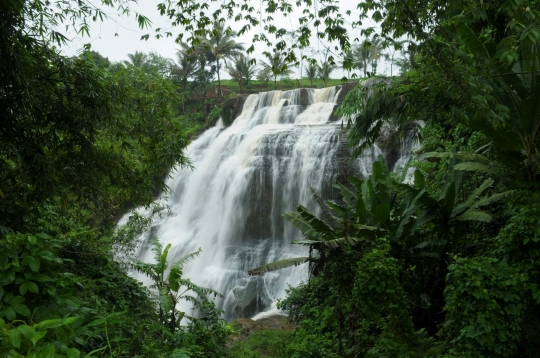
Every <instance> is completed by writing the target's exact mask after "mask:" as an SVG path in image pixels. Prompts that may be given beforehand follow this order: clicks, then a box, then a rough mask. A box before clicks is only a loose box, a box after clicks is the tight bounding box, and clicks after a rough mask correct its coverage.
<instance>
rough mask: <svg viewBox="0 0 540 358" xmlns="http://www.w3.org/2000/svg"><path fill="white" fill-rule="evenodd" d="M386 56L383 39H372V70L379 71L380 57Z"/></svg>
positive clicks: (370, 49)
mask: <svg viewBox="0 0 540 358" xmlns="http://www.w3.org/2000/svg"><path fill="white" fill-rule="evenodd" d="M382 56H384V53H383V45H382V40H381V39H380V38H378V37H377V38H374V39H373V40H371V46H370V47H369V59H370V60H371V72H373V73H374V74H375V73H377V64H378V63H379V59H380V58H381V57H382Z"/></svg>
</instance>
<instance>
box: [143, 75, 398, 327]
mask: <svg viewBox="0 0 540 358" xmlns="http://www.w3.org/2000/svg"><path fill="white" fill-rule="evenodd" d="M339 91H340V86H337V87H330V88H325V89H315V90H305V89H302V90H292V91H286V92H281V91H272V92H267V93H260V94H258V95H250V96H249V97H248V98H247V99H246V101H245V103H244V106H243V110H242V113H241V115H240V116H239V117H238V118H236V119H235V121H234V122H233V123H232V124H231V126H229V127H227V128H224V127H223V124H222V123H221V121H219V122H218V123H217V125H216V126H215V127H213V128H211V129H209V130H207V131H206V132H205V133H203V134H202V135H201V136H200V137H199V138H197V139H196V140H194V141H193V142H192V143H191V144H190V145H189V147H188V148H187V152H186V154H187V156H188V157H189V158H190V160H191V162H192V164H193V167H194V169H193V170H191V169H189V168H183V169H179V170H177V171H174V172H173V173H172V175H171V179H168V180H167V182H166V184H167V185H168V186H169V187H170V188H171V190H172V192H170V193H168V194H167V195H168V196H162V197H161V198H160V199H159V200H160V201H162V202H163V203H164V204H166V205H168V206H169V207H170V213H171V215H168V216H167V215H162V216H157V215H156V216H155V218H154V223H153V227H152V230H150V231H149V233H148V234H147V237H146V239H145V240H144V241H143V244H142V246H141V248H140V252H139V258H140V259H142V260H143V261H148V262H150V261H152V259H153V254H152V252H151V250H150V249H151V247H150V242H151V241H150V239H152V238H157V239H159V240H160V242H161V243H162V244H163V245H164V246H165V245H167V244H168V243H171V244H172V248H171V250H170V251H169V258H170V259H171V260H172V261H175V259H178V258H180V257H182V256H184V255H186V254H188V253H191V252H194V251H196V250H197V249H199V248H202V253H201V255H200V257H199V258H198V259H196V260H194V261H192V262H191V263H190V264H189V265H187V266H186V268H185V270H184V276H185V277H188V278H190V279H191V280H192V281H193V282H194V283H196V284H198V285H200V286H203V287H210V288H212V289H214V290H216V291H218V292H220V293H222V294H223V295H224V297H223V298H218V299H217V300H216V304H217V306H218V307H220V308H221V309H223V310H224V311H225V318H226V319H229V320H231V319H234V318H238V317H253V316H255V318H257V317H261V316H264V315H268V314H274V313H275V312H276V311H277V310H276V309H275V302H276V300H277V299H278V298H281V297H284V295H285V288H286V287H287V285H288V284H290V285H292V286H294V285H297V284H298V283H299V282H300V281H301V280H303V279H306V278H307V267H306V265H301V266H298V267H294V268H289V269H284V270H281V271H278V272H271V273H267V274H264V275H261V276H249V275H248V273H247V271H248V270H249V269H252V268H255V267H257V266H260V265H262V264H266V263H269V262H272V261H275V260H280V259H284V258H289V257H296V256H299V255H305V254H306V252H304V248H302V247H297V246H296V245H291V241H292V240H295V239H299V238H301V233H300V232H299V231H298V230H296V229H295V228H294V227H293V226H292V225H290V224H289V223H287V222H284V220H283V218H282V213H284V212H287V211H291V210H295V209H296V207H297V206H298V205H299V204H302V205H304V206H306V207H308V208H309V209H311V210H313V211H314V212H318V208H317V205H316V204H315V202H314V200H313V198H312V195H311V192H310V188H309V187H310V186H311V187H312V188H313V189H315V191H317V192H318V193H320V194H321V195H322V196H323V197H326V198H328V197H332V196H333V195H334V193H333V191H332V186H331V185H332V183H334V182H336V180H340V178H344V177H345V176H346V175H351V174H354V175H368V174H369V173H370V168H371V163H372V162H373V160H375V159H376V157H377V155H378V154H381V153H382V152H381V150H380V149H378V147H377V146H375V147H374V148H373V149H372V150H371V151H369V152H367V153H365V154H364V155H363V156H362V157H360V158H358V159H357V160H355V161H351V160H350V158H349V151H348V148H347V146H346V143H344V139H343V134H342V132H341V130H340V124H341V122H339V121H337V122H329V119H330V118H331V115H332V112H333V110H334V108H335V105H336V100H337V98H338V95H339ZM400 160H402V158H401V159H400ZM179 308H180V309H181V310H185V311H188V310H189V309H190V305H189V304H188V303H186V304H185V307H179Z"/></svg>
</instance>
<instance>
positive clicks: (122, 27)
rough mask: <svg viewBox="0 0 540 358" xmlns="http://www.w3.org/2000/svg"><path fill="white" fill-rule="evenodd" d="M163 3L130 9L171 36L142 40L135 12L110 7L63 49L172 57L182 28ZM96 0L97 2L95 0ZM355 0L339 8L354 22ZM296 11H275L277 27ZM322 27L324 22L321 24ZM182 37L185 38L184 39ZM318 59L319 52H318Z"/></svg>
mask: <svg viewBox="0 0 540 358" xmlns="http://www.w3.org/2000/svg"><path fill="white" fill-rule="evenodd" d="M259 1H260V0H253V3H254V4H253V6H255V7H256V8H258V4H259ZM160 2H162V0H140V1H139V4H134V5H132V6H130V8H131V9H132V10H133V11H134V12H138V13H141V14H144V15H145V16H147V17H148V18H149V19H150V20H151V21H152V27H153V28H158V27H159V28H162V29H168V30H169V31H171V32H172V33H173V37H169V38H161V39H155V38H153V36H152V35H151V36H150V38H149V40H148V41H144V40H141V36H142V35H145V34H148V33H150V34H152V32H153V30H152V29H149V30H147V29H145V30H142V29H140V28H139V26H138V24H137V21H136V19H135V17H134V14H132V15H130V16H126V15H120V14H117V13H116V12H115V10H114V9H112V8H103V7H102V9H105V10H106V12H107V14H108V15H109V19H108V20H105V21H104V22H99V21H98V22H95V23H93V25H92V28H91V32H90V37H87V36H85V37H80V36H78V35H76V34H74V33H70V34H68V37H69V38H70V39H71V42H70V43H69V44H67V45H65V46H63V48H62V52H63V53H64V54H66V55H68V56H72V55H77V54H79V53H80V52H81V49H82V47H83V45H84V44H87V43H89V44H90V45H91V46H92V50H94V51H98V52H99V53H101V54H102V55H103V56H105V57H108V58H109V59H110V60H111V61H123V60H126V59H127V54H128V53H134V52H135V51H142V52H146V53H147V52H150V51H154V52H157V53H159V54H160V55H162V56H164V57H167V58H171V59H175V58H176V51H177V49H178V47H179V46H178V45H177V44H176V43H175V42H174V38H175V37H176V35H178V33H180V31H182V29H181V28H180V27H172V26H171V22H170V21H169V19H168V18H166V17H163V16H161V15H160V14H159V12H158V10H157V4H159V3H160ZM95 3H97V1H95ZM357 4H358V2H357V1H351V0H341V3H340V8H341V9H342V13H343V15H344V16H346V15H345V11H347V10H351V11H352V13H353V14H352V15H351V16H352V17H351V18H349V19H348V20H349V21H351V22H352V21H354V20H355V19H356V18H357V15H358V10H356V5H357ZM297 14H299V12H295V13H293V14H292V15H291V16H290V17H282V16H281V14H276V16H275V20H276V21H277V22H281V21H283V24H281V23H279V24H277V25H276V26H278V27H279V26H282V27H286V28H287V29H288V30H293V29H295V28H297V27H298V21H297V19H298V17H299V15H297ZM229 25H230V26H231V27H232V28H233V29H239V28H240V26H241V25H239V23H236V24H235V23H234V22H233V21H231V22H230V23H229ZM367 25H368V26H375V24H374V23H372V22H371V23H370V22H369V21H368V23H367ZM323 26H324V25H323ZM349 29H350V30H349V31H350V36H351V38H356V37H357V38H360V30H359V29H353V28H352V26H349ZM253 35H254V32H251V33H249V34H247V35H244V36H243V37H240V38H239V39H238V42H243V43H244V44H246V45H247V46H246V47H249V46H250V45H251V42H252V37H253ZM186 37H187V36H185V37H184V38H186ZM325 46H328V43H324V42H321V41H320V40H318V39H316V38H315V37H313V38H312V41H311V48H312V49H313V50H314V51H318V52H319V53H321V54H322V53H324V49H325ZM255 47H256V51H255V52H254V53H253V54H252V55H250V57H255V58H262V52H263V51H268V50H269V49H268V48H267V47H266V46H265V45H264V44H262V43H258V44H256V46H255ZM319 56H320V57H319V59H320V58H321V57H322V55H319ZM382 62H383V63H380V64H379V66H378V69H377V70H378V71H377V72H378V73H384V72H385V71H386V72H389V70H388V69H387V67H388V66H387V65H386V63H384V61H382ZM343 75H344V74H343V71H341V70H340V71H335V72H334V73H332V77H334V78H338V77H341V76H343Z"/></svg>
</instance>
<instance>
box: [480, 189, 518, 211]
mask: <svg viewBox="0 0 540 358" xmlns="http://www.w3.org/2000/svg"><path fill="white" fill-rule="evenodd" d="M517 192H518V191H517V190H508V191H505V192H503V193H497V194H493V195H492V196H490V197H487V198H483V199H480V200H478V201H477V202H476V203H474V204H473V205H472V207H473V208H479V207H481V206H484V205H489V204H493V203H496V202H498V201H501V200H504V199H507V198H511V197H512V196H514V195H516V193H517Z"/></svg>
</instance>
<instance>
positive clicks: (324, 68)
mask: <svg viewBox="0 0 540 358" xmlns="http://www.w3.org/2000/svg"><path fill="white" fill-rule="evenodd" d="M336 69H337V66H336V65H334V64H332V63H330V62H329V61H328V60H325V61H323V62H321V64H319V65H318V66H317V75H318V76H319V77H320V78H321V79H322V80H323V83H324V85H325V86H326V83H327V82H328V79H329V78H330V74H331V73H332V72H334V71H335V70H336Z"/></svg>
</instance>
